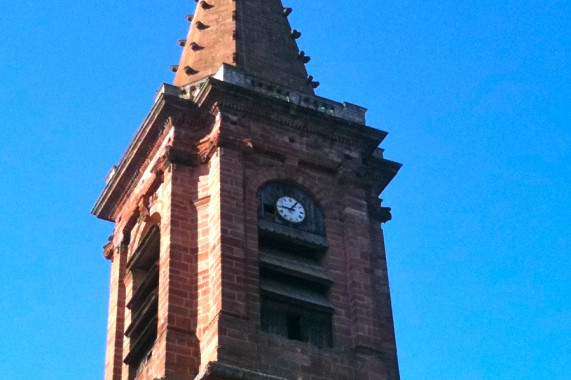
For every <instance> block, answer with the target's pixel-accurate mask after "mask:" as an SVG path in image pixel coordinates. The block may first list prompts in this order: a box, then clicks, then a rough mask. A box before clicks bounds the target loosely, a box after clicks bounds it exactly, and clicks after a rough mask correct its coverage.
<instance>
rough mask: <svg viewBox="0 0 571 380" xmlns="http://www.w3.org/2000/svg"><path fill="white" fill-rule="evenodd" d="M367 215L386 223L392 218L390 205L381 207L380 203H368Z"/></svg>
mask: <svg viewBox="0 0 571 380" xmlns="http://www.w3.org/2000/svg"><path fill="white" fill-rule="evenodd" d="M369 216H370V218H371V219H374V220H376V221H378V222H379V223H386V222H388V221H390V220H391V219H392V218H393V216H392V215H391V209H390V207H382V206H381V205H380V204H369Z"/></svg>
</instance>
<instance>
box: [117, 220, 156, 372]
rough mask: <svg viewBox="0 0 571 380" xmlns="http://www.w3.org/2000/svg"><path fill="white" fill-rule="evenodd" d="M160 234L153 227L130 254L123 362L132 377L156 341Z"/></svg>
mask: <svg viewBox="0 0 571 380" xmlns="http://www.w3.org/2000/svg"><path fill="white" fill-rule="evenodd" d="M159 256H160V232H159V228H158V226H153V227H152V228H151V229H150V230H149V232H148V233H147V234H146V235H145V237H144V238H143V240H142V242H141V244H140V245H139V247H138V248H137V250H136V251H135V253H134V254H133V255H132V257H131V259H130V260H129V262H128V264H127V269H128V270H129V271H131V272H132V278H133V295H132V297H131V299H130V300H129V301H128V303H127V307H128V308H129V309H130V310H131V323H130V324H129V326H128V327H127V329H126V330H125V335H126V336H127V337H129V339H130V350H129V353H128V355H127V356H126V357H125V363H126V364H128V365H129V366H130V373H131V375H130V377H131V378H134V377H135V373H136V372H137V369H138V368H139V366H140V364H141V363H142V362H143V360H144V359H145V358H147V357H150V355H151V354H152V351H151V350H152V348H153V345H154V343H155V340H156V338H157V312H158V287H159Z"/></svg>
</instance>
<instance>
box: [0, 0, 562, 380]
mask: <svg viewBox="0 0 571 380" xmlns="http://www.w3.org/2000/svg"><path fill="white" fill-rule="evenodd" d="M284 5H286V6H292V7H293V8H294V13H293V14H292V15H291V16H290V19H291V22H292V26H293V27H294V28H296V29H298V30H300V31H301V32H302V33H303V36H302V38H301V39H300V40H299V45H300V48H301V49H303V50H305V51H306V53H307V54H309V55H310V56H311V57H312V60H311V62H310V63H309V64H308V70H309V71H310V73H311V74H312V75H313V76H315V78H316V80H319V81H320V82H321V87H320V88H319V89H318V91H317V92H318V94H319V95H321V96H324V97H328V98H331V99H334V100H338V101H349V102H352V103H356V104H359V105H362V106H365V107H367V108H368V109H369V113H368V124H370V125H371V126H374V127H377V128H380V129H383V130H386V131H388V132H389V133H390V134H389V136H388V138H387V139H386V141H385V142H384V143H383V147H384V148H385V149H386V157H387V158H390V159H393V160H396V161H399V162H402V163H404V167H403V169H402V170H401V172H400V173H399V175H398V176H397V177H396V179H395V180H394V181H393V183H392V184H391V185H390V186H389V187H388V189H387V190H386V192H385V193H384V195H383V198H384V199H385V205H387V206H389V207H392V208H393V216H394V219H393V220H392V221H391V222H389V223H388V224H387V225H386V226H385V232H386V244H387V254H388V261H389V272H390V280H391V289H392V297H393V307H394V315H395V323H396V333H397V344H398V350H399V359H400V366H401V373H402V378H403V380H433V379H439V380H440V379H444V380H447V379H451V380H484V379H502V380H503V379H506V380H508V379H514V380H515V379H518V380H520V379H526V380H528V379H530V380H544V379H550V380H563V379H569V378H571V301H570V300H571V276H570V275H569V268H570V267H571V259H570V256H571V255H570V253H571V242H570V241H571V239H570V235H571V234H570V220H571V205H570V204H571V203H570V201H571V196H570V193H571V189H570V187H571V186H570V183H571V173H570V169H569V163H570V162H571V157H570V150H571V147H570V144H571V136H570V135H571V125H570V124H571V115H570V114H571V104H570V99H569V94H570V77H571V75H570V72H569V71H570V69H569V68H570V67H571V65H570V62H569V50H570V47H571V30H570V27H569V26H570V25H569V22H570V21H569V19H570V17H569V15H570V14H571V9H570V8H571V6H570V3H569V2H568V1H553V0H543V1H533V0H528V1H511V0H499V1H497V0H496V1H489V0H478V1H476V0H461V1H458V0H456V1H449V0H440V1H432V0H426V1H407V0H401V1H392V0H386V1H384V0H381V1H379V0H376V1H372V0H361V1H354V0H347V1H342V2H341V1H339V2H331V1H327V2H325V1H315V2H309V1H302V0H285V1H284ZM194 6H195V3H194V1H190V0H187V1H178V0H177V1H169V2H166V1H139V2H136V4H135V3H128V2H119V1H97V2H95V1H84V2H77V1H70V0H58V1H40V0H21V1H8V0H0V25H2V33H1V34H0V84H1V85H0V111H1V112H0V173H2V177H1V179H0V181H1V184H2V186H1V188H2V190H1V191H0V254H1V255H2V256H1V257H2V262H3V265H2V266H1V267H0V283H1V284H2V288H1V289H2V291H1V292H0V310H2V313H0V326H1V327H0V332H1V336H2V338H1V339H0V356H1V357H2V360H1V361H0V373H1V374H2V378H4V379H10V380H24V379H26V380H27V379H100V378H102V374H103V363H104V349H105V334H106V331H105V330H106V318H107V296H108V279H109V263H108V262H107V261H106V260H104V259H103V256H102V246H103V245H104V244H105V242H106V239H107V237H108V236H109V234H110V233H111V230H112V225H111V224H110V223H107V222H103V221H99V220H97V219H96V218H95V217H93V216H91V215H90V213H89V212H90V210H91V207H92V206H93V204H94V202H95V200H96V199H97V197H98V195H99V194H100V192H101V190H102V189H103V186H104V178H105V176H106V174H107V173H108V171H109V169H110V168H111V166H112V165H113V164H115V163H117V162H118V161H119V159H120V157H121V155H122V153H123V152H124V150H125V149H126V147H127V145H128V143H129V141H130V140H131V138H132V137H133V135H134V134H135V132H136V130H137V128H138V127H139V126H140V124H141V122H142V120H143V119H144V117H145V115H146V113H147V112H148V111H149V110H150V107H151V105H152V100H153V96H154V94H155V91H156V90H157V89H158V88H159V86H160V84H161V83H163V82H167V83H170V82H171V81H172V78H173V75H172V73H171V72H170V71H169V66H170V65H171V64H176V63H178V58H179V54H180V47H179V46H178V45H177V44H176V41H177V40H178V39H180V38H184V36H185V35H186V32H187V27H188V24H187V22H186V21H185V20H184V15H185V14H187V13H192V12H193V8H194Z"/></svg>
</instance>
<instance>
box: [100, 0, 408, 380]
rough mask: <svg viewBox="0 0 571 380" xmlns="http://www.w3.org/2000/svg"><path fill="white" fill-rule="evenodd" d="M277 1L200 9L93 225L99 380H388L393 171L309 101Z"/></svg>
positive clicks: (358, 122) (357, 124) (354, 128)
mask: <svg viewBox="0 0 571 380" xmlns="http://www.w3.org/2000/svg"><path fill="white" fill-rule="evenodd" d="M290 13H291V9H289V8H283V6H282V4H281V1H280V0H200V1H197V4H196V11H195V13H194V15H190V16H187V18H188V20H189V21H190V31H189V33H188V35H187V38H186V39H184V40H181V41H180V45H181V46H182V47H183V50H182V55H181V59H180V62H179V64H178V65H175V66H173V67H172V70H173V71H174V72H175V79H174V83H173V85H169V84H163V85H162V87H161V88H160V90H159V92H158V94H157V96H156V98H155V102H154V105H153V107H152V109H151V110H150V112H149V114H148V117H147V118H146V120H145V121H144V122H143V124H142V125H141V127H140V129H139V130H138V132H137V134H136V135H135V137H134V139H133V141H132V142H131V144H130V145H129V147H128V148H127V151H126V152H125V154H124V156H123V157H122V159H121V161H120V162H119V164H118V165H117V166H115V167H114V168H113V170H112V171H111V173H110V174H109V176H108V178H107V184H106V186H105V189H104V190H103V193H102V194H101V196H100V198H99V200H98V201H97V203H96V205H95V207H94V209H93V211H92V212H93V214H94V215H96V216H97V217H98V218H101V219H104V220H108V221H111V222H113V223H114V225H115V228H114V231H113V235H112V236H111V237H110V238H109V242H108V244H107V245H106V246H105V248H104V256H105V258H107V259H109V260H110V261H111V286H110V301H109V319H108V333H107V355H106V362H105V379H106V380H158V379H165V380H167V379H168V380H192V379H194V380H238V379H241V380H286V379H287V380H335V379H339V380H350V379H357V380H377V379H378V380H397V379H399V370H398V364H397V355H396V345H395V336H394V327H393V317H392V311H391V301H390V294H389V285H388V276H387V268H386V258H385V248H384V240H383V232H382V229H381V224H383V223H385V222H387V221H389V220H390V219H391V214H390V209H389V208H386V207H383V206H382V205H381V201H380V199H379V196H380V194H381V192H382V191H383V190H384V189H385V187H386V186H387V185H388V184H389V182H390V181H391V180H392V179H393V178H394V176H395V175H396V173H397V172H398V170H399V168H400V166H401V165H400V164H398V163H395V162H392V161H389V160H387V159H385V158H384V157H383V150H382V149H380V148H378V146H379V144H380V143H381V142H382V141H383V139H384V138H385V136H386V135H387V133H386V132H383V131H381V130H378V129H374V128H371V127H368V126H367V125H366V124H365V109H364V108H362V107H359V106H356V105H353V104H350V103H340V102H336V101H332V100H329V99H325V98H322V97H319V96H317V95H315V93H314V89H315V88H316V87H317V86H318V83H317V82H315V81H314V80H313V78H312V77H310V76H308V73H307V71H306V69H305V63H307V62H308V60H309V57H308V56H307V55H305V53H304V52H301V51H299V49H298V47H297V43H296V39H297V38H298V37H299V36H300V33H299V32H298V31H296V30H292V28H291V27H290V24H289V22H288V15H289V14H290Z"/></svg>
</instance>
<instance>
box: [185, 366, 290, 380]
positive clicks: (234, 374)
mask: <svg viewBox="0 0 571 380" xmlns="http://www.w3.org/2000/svg"><path fill="white" fill-rule="evenodd" d="M194 380H289V379H286V378H285V377H278V376H272V375H268V374H265V373H261V372H254V371H249V370H246V369H243V368H238V367H234V366H230V365H227V364H222V363H218V362H210V363H208V366H207V367H206V369H205V370H204V371H202V372H201V373H199V374H198V375H197V376H196V377H195V378H194Z"/></svg>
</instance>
